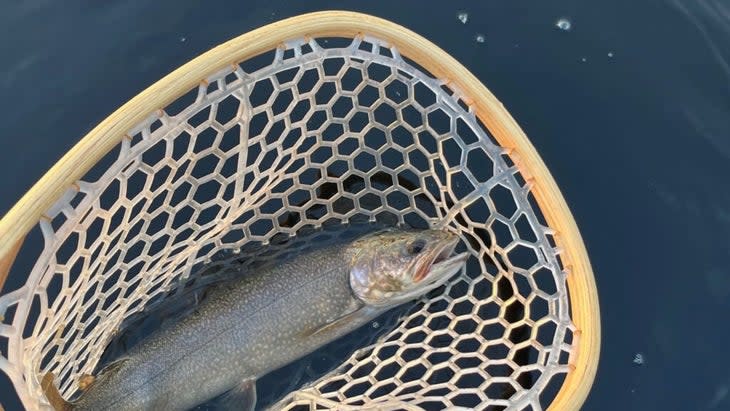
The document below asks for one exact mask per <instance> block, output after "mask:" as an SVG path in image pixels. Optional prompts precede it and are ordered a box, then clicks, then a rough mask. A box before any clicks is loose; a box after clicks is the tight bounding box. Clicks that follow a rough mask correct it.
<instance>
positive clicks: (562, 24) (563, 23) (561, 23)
mask: <svg viewBox="0 0 730 411" xmlns="http://www.w3.org/2000/svg"><path fill="white" fill-rule="evenodd" d="M555 27H557V28H559V29H560V30H563V31H570V29H571V28H572V27H573V23H571V22H570V20H568V19H566V18H565V17H561V18H560V19H558V21H557V22H555Z"/></svg>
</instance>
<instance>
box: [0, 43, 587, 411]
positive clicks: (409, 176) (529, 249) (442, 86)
mask: <svg viewBox="0 0 730 411" xmlns="http://www.w3.org/2000/svg"><path fill="white" fill-rule="evenodd" d="M375 220H381V221H392V222H393V223H398V224H407V225H410V226H414V227H426V226H438V227H445V228H446V229H448V230H450V231H452V232H455V233H457V234H458V235H459V236H460V237H461V239H462V244H461V247H462V249H465V250H467V251H469V252H470V253H471V256H470V258H469V260H468V263H467V265H466V267H465V269H464V270H463V271H462V272H461V274H460V275H459V276H458V277H456V278H454V279H452V281H450V282H449V283H448V285H447V286H446V287H445V288H442V289H440V291H439V292H437V293H436V294H435V295H430V298H424V299H422V300H421V301H420V302H419V303H418V304H417V305H416V306H415V308H414V309H411V310H410V311H408V312H407V314H406V315H405V316H404V317H403V318H402V320H401V321H400V322H398V323H397V324H396V325H395V327H394V328H393V329H392V330H389V331H388V332H386V333H385V334H383V335H382V337H381V338H379V339H378V340H377V341H376V342H374V343H373V344H371V345H369V346H367V347H360V348H359V350H357V351H356V352H355V353H354V354H352V355H351V356H350V357H349V359H347V360H346V361H344V363H342V364H341V365H340V366H339V367H337V368H336V369H335V370H334V371H332V372H330V373H327V374H326V375H325V376H323V377H321V378H319V379H318V380H317V381H313V382H312V383H311V384H309V385H307V386H305V387H302V388H299V389H298V390H296V391H294V392H292V393H290V394H289V395H288V396H287V397H285V398H284V399H283V400H282V401H281V402H280V403H279V406H282V407H290V408H297V409H299V408H300V407H304V408H306V407H313V408H327V407H333V406H334V405H337V407H338V408H340V409H344V408H347V407H348V406H352V407H353V408H358V407H362V406H364V405H372V404H376V403H377V404H379V406H380V407H385V406H399V407H404V408H409V407H416V406H420V407H426V408H429V407H433V408H437V407H443V406H462V407H473V408H481V409H483V408H486V407H488V406H494V407H495V408H490V409H501V408H503V407H514V408H513V409H532V410H538V409H543V408H546V407H547V406H548V405H549V403H550V401H551V400H552V398H554V396H555V394H556V393H557V391H558V389H559V388H560V385H561V383H562V381H563V379H564V377H565V374H566V373H567V372H568V370H569V365H568V364H569V360H570V356H571V353H572V352H573V351H574V348H573V347H575V345H574V344H575V341H573V340H574V336H573V331H574V326H573V324H572V322H571V318H570V311H569V298H568V290H567V286H566V279H565V276H566V274H565V270H564V268H563V266H562V264H561V261H560V257H559V250H558V249H557V248H556V246H555V241H554V238H553V237H554V233H553V231H552V230H551V229H550V228H549V227H547V224H546V223H545V221H544V219H543V217H542V214H541V213H540V211H539V208H538V207H537V204H536V202H535V201H534V198H533V197H532V195H531V193H530V186H529V182H526V181H525V179H524V178H523V177H522V176H521V174H520V172H519V170H518V169H517V167H516V166H515V165H514V163H513V161H512V159H511V158H510V151H509V150H508V149H505V148H503V147H500V146H499V145H498V144H496V142H495V140H494V139H493V138H492V137H491V136H490V133H489V132H488V131H487V129H486V128H485V127H484V126H483V125H482V124H481V123H480V121H479V120H478V119H477V118H476V117H475V115H474V113H473V111H472V109H471V108H470V105H469V99H468V97H467V96H463V95H461V93H460V92H459V90H457V89H455V88H454V87H453V86H451V85H450V84H449V83H447V82H445V81H443V80H439V79H436V78H433V77H432V76H431V75H430V74H429V73H428V72H426V71H425V70H423V69H422V68H420V67H418V66H417V65H415V64H414V63H413V62H411V61H410V60H408V59H407V58H405V57H403V56H401V55H400V54H399V53H398V50H396V49H395V48H393V47H392V46H389V45H387V43H385V42H383V41H380V40H378V39H375V38H371V37H358V38H356V39H335V38H330V39H310V38H307V39H304V38H302V39H299V40H293V41H290V42H288V43H286V45H283V46H281V47H279V48H278V49H276V50H272V51H271V52H268V53H264V54H262V55H260V56H258V57H255V58H252V59H250V60H248V61H245V62H243V63H241V64H238V65H234V66H231V67H227V68H225V69H224V70H222V71H220V72H218V73H217V74H214V75H212V76H210V77H209V78H207V79H205V80H203V81H202V82H201V84H200V86H199V87H197V88H196V89H194V90H191V91H190V92H189V93H187V94H185V95H183V96H181V97H180V98H179V99H178V100H177V101H175V102H174V103H173V104H171V105H170V106H169V107H166V108H165V109H164V110H160V111H158V112H156V113H153V114H152V115H151V116H150V117H149V118H148V119H147V120H146V121H144V122H143V123H142V124H140V125H138V126H137V127H136V128H135V129H133V130H130V131H129V133H128V136H127V137H126V138H124V139H123V140H122V141H121V142H120V143H119V144H118V146H117V147H116V148H115V149H114V150H113V151H112V152H110V153H109V154H108V155H107V156H106V157H105V158H104V159H102V160H101V161H100V162H99V163H98V164H97V165H96V166H95V167H94V168H92V169H91V170H90V171H89V172H88V173H87V174H86V176H85V177H84V178H83V179H82V180H81V181H78V182H77V183H76V184H74V185H73V187H71V188H70V189H69V190H68V191H67V192H66V195H64V196H63V197H62V198H61V199H60V200H59V201H58V202H57V204H56V205H55V206H54V207H52V208H51V209H49V210H48V211H47V212H46V214H45V216H44V218H43V219H42V220H41V221H40V222H39V224H38V225H37V227H36V228H35V230H34V232H35V233H36V235H38V236H39V238H40V236H42V242H41V244H42V247H40V248H39V249H38V250H37V254H36V255H35V256H34V257H35V259H34V260H33V261H36V262H35V265H34V266H33V267H32V270H30V272H21V273H19V272H17V269H15V270H14V271H11V275H12V276H21V277H22V278H25V277H26V276H27V282H26V283H25V284H24V285H22V286H21V287H20V288H17V289H16V290H12V291H10V292H8V293H6V294H5V295H3V296H2V297H1V298H0V313H4V316H3V317H2V324H1V325H0V348H3V351H2V352H3V358H0V369H2V371H3V372H4V373H5V374H6V375H7V376H8V377H9V378H10V379H11V380H12V382H13V383H14V386H15V389H16V392H17V393H18V395H19V396H20V398H21V400H22V401H23V403H24V405H25V406H27V407H29V408H37V407H42V406H44V404H45V400H44V399H43V398H44V397H43V394H42V390H41V389H40V379H41V378H42V376H43V375H44V374H45V373H46V372H49V371H50V372H53V374H54V375H55V376H56V381H55V382H56V384H57V385H58V387H59V390H60V392H61V394H62V395H63V396H64V397H66V398H71V397H72V396H73V395H74V394H75V393H77V392H78V390H79V377H80V376H81V375H83V374H93V372H94V370H95V367H96V365H97V363H98V362H99V359H100V358H101V356H102V353H103V352H104V349H105V347H106V346H107V344H108V343H109V342H110V341H111V339H112V338H113V336H114V335H115V333H117V332H118V331H119V328H120V326H121V325H122V323H123V321H124V320H125V319H126V318H128V317H130V316H131V315H133V314H134V313H137V312H139V311H140V310H142V309H143V308H145V306H146V305H149V303H151V302H153V301H155V300H156V299H159V298H161V296H163V295H166V294H170V293H174V292H175V290H176V289H179V288H182V287H184V286H185V285H186V284H188V283H189V282H190V281H193V280H194V279H195V276H196V272H197V271H196V270H198V269H199V268H200V267H201V266H203V265H205V264H207V263H209V261H210V260H211V258H213V257H214V255H215V254H216V253H220V252H223V251H226V250H228V251H230V252H237V251H238V250H240V249H241V248H242V247H244V246H245V245H246V244H247V243H251V242H258V243H263V244H266V243H268V242H269V241H270V240H271V239H272V237H273V236H275V235H282V233H283V234H286V235H296V233H297V232H299V231H300V230H301V229H303V228H307V227H309V228H311V227H313V228H318V227H321V226H323V225H328V224H340V223H351V222H355V221H375ZM575 338H576V339H577V336H575ZM511 409H512V408H511Z"/></svg>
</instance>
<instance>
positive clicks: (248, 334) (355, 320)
mask: <svg viewBox="0 0 730 411" xmlns="http://www.w3.org/2000/svg"><path fill="white" fill-rule="evenodd" d="M458 242H459V237H458V236H457V235H455V234H453V233H450V232H448V231H445V230H438V229H427V230H415V229H403V228H388V229H382V230H378V231H376V232H374V233H369V234H365V235H363V236H361V237H358V238H355V239H354V240H352V241H348V242H342V243H334V244H328V245H325V246H323V247H321V248H315V249H312V250H310V251H307V252H306V253H303V254H301V255H297V256H295V257H293V258H290V259H287V260H285V261H281V262H277V263H276V264H273V265H271V266H269V267H267V268H263V269H261V270H259V271H257V272H247V273H241V275H239V276H237V278H236V279H235V280H233V281H231V282H230V283H227V284H226V285H225V286H220V287H216V288H215V289H213V290H211V291H210V292H209V293H208V297H207V298H206V299H205V300H204V301H202V302H201V303H200V305H199V307H198V308H197V309H196V310H195V311H194V312H192V313H191V314H189V315H187V316H185V317H183V318H182V319H181V320H180V321H179V322H175V323H173V324H170V325H168V326H167V327H165V328H162V329H159V330H157V331H155V332H153V333H151V334H150V335H149V336H148V337H146V338H145V339H143V340H142V341H141V342H140V343H138V344H137V345H135V346H134V347H132V348H131V349H130V350H129V351H128V352H127V353H126V354H124V355H123V356H122V357H121V358H118V359H116V360H115V361H113V362H112V363H110V364H109V365H107V366H106V367H105V368H104V369H102V370H101V371H99V372H98V373H97V375H95V376H93V377H91V376H84V378H85V384H84V385H85V386H86V390H85V391H83V392H82V394H81V396H80V397H79V398H78V399H76V400H73V401H71V402H68V401H65V400H64V399H63V398H62V397H61V396H60V394H59V393H58V391H57V389H55V386H54V384H53V376H52V374H50V373H48V374H46V376H44V378H43V381H42V387H43V389H44V391H45V394H46V397H47V399H48V400H49V402H50V403H51V405H52V406H53V408H55V409H56V410H140V409H144V410H159V409H165V410H186V409H190V408H193V407H195V406H197V405H199V404H202V403H205V402H206V401H208V400H210V399H212V398H216V397H219V396H221V395H222V396H223V401H222V404H230V405H231V407H230V408H235V409H244V410H253V409H254V407H255V405H256V380H257V379H259V378H260V377H262V376H264V375H266V374H267V373H269V372H271V371H274V370H276V369H278V368H281V367H283V366H285V365H287V364H289V363H291V362H293V361H296V360H297V359H299V358H301V357H303V356H305V355H307V354H309V353H311V352H313V351H315V350H316V349H317V348H319V347H321V346H323V345H325V344H327V343H329V342H331V341H334V340H336V339H338V338H340V337H343V336H345V335H347V334H348V333H350V332H352V331H354V330H356V329H358V328H360V327H362V326H363V325H365V324H368V323H369V322H371V321H373V320H374V319H376V318H377V317H378V316H380V315H381V314H383V313H385V312H386V311H388V310H390V309H392V308H394V307H396V306H399V305H401V304H404V303H406V302H409V301H413V300H415V299H417V298H419V297H421V296H423V295H425V294H427V293H428V292H429V291H431V290H434V289H436V288H438V287H440V286H441V285H443V284H444V283H446V282H447V281H448V280H449V279H450V278H451V277H452V276H454V275H455V274H456V273H458V272H459V271H460V270H461V269H462V267H463V266H464V265H465V263H466V259H467V256H468V255H467V253H459V254H457V253H455V250H456V246H457V244H458ZM224 408H226V406H224Z"/></svg>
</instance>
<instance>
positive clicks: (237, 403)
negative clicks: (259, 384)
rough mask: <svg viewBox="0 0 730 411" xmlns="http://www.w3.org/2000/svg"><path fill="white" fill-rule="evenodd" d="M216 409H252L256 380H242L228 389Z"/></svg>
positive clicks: (244, 410)
mask: <svg viewBox="0 0 730 411" xmlns="http://www.w3.org/2000/svg"><path fill="white" fill-rule="evenodd" d="M218 405H219V406H218V407H217V408H216V409H221V410H226V411H229V410H230V411H233V410H236V411H253V410H254V408H256V380H255V379H253V378H250V379H247V380H243V382H241V384H239V385H238V386H237V387H235V388H233V389H232V390H230V391H228V392H227V393H226V394H225V395H223V398H221V400H220V404H218Z"/></svg>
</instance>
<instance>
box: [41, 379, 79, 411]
mask: <svg viewBox="0 0 730 411" xmlns="http://www.w3.org/2000/svg"><path fill="white" fill-rule="evenodd" d="M41 388H42V389H43V394H45V396H46V399H47V400H48V402H49V403H51V407H53V409H54V410H56V411H70V410H71V409H72V408H73V407H72V406H71V403H69V402H68V401H66V400H64V399H63V397H61V393H59V392H58V388H56V385H55V384H54V383H53V373H51V372H48V373H46V375H44V376H43V379H42V380H41Z"/></svg>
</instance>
